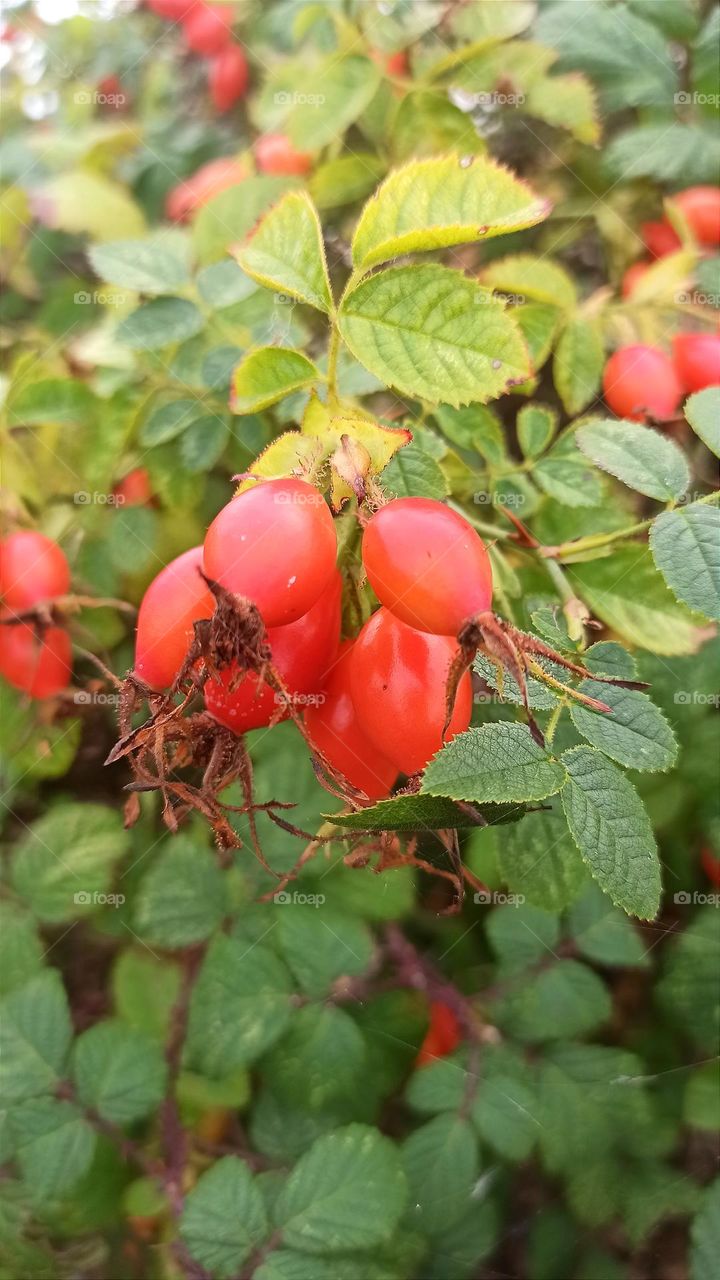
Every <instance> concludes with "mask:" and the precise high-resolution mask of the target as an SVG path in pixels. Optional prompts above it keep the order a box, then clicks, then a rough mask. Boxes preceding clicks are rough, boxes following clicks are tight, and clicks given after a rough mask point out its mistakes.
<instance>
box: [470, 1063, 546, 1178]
mask: <svg viewBox="0 0 720 1280" xmlns="http://www.w3.org/2000/svg"><path fill="white" fill-rule="evenodd" d="M536 1110H537V1100H536V1098H535V1096H534V1094H533V1092H532V1090H531V1089H530V1088H528V1086H527V1085H526V1084H524V1083H523V1081H522V1080H517V1079H513V1077H512V1076H508V1075H501V1074H495V1073H493V1074H492V1075H490V1077H489V1078H485V1079H483V1080H481V1081H480V1083H479V1085H478V1090H477V1094H476V1096H475V1102H474V1104H473V1109H472V1118H473V1123H474V1124H475V1126H476V1128H477V1130H478V1133H479V1134H480V1137H481V1138H482V1139H483V1141H484V1142H487V1144H488V1145H489V1146H491V1147H492V1148H493V1150H495V1151H497V1153H498V1155H500V1156H502V1157H503V1158H504V1159H506V1160H526V1159H527V1157H528V1156H529V1155H530V1152H531V1151H532V1149H533V1147H534V1146H535V1143H536V1142H537V1139H538V1135H539V1132H540V1129H541V1127H542V1126H541V1124H540V1121H539V1120H538V1119H537V1118H536V1115H535V1112H536Z"/></svg>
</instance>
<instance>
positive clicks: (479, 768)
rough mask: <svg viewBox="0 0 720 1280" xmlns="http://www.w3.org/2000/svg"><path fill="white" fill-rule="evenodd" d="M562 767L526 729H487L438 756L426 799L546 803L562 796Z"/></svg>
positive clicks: (428, 773)
mask: <svg viewBox="0 0 720 1280" xmlns="http://www.w3.org/2000/svg"><path fill="white" fill-rule="evenodd" d="M564 781H565V771H564V769H563V766H562V765H561V764H559V763H558V762H557V761H555V760H551V759H550V758H549V756H548V755H547V754H546V752H545V751H543V749H542V747H539V746H538V744H537V743H536V742H534V741H533V738H532V737H531V735H530V730H529V729H528V728H526V727H525V725H521V724H507V723H500V724H486V725H483V726H482V727H481V728H479V729H468V730H467V732H466V733H461V734H458V736H457V737H456V738H453V740H452V742H449V743H448V744H447V746H446V747H443V748H442V750H441V751H439V752H438V753H437V755H435V756H433V758H432V760H431V761H430V763H429V765H428V766H427V769H426V770H425V774H424V776H423V782H422V790H423V792H424V793H425V794H426V795H436V796H442V795H449V796H450V798H451V799H453V800H470V801H473V800H475V801H478V802H479V803H482V802H483V801H490V802H492V803H502V802H504V801H513V800H542V799H544V798H545V796H549V795H553V793H554V792H556V791H559V790H560V788H561V787H562V785H563V783H564Z"/></svg>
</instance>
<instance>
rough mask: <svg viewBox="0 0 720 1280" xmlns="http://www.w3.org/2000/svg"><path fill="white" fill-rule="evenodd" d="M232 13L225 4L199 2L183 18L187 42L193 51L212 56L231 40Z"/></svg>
mask: <svg viewBox="0 0 720 1280" xmlns="http://www.w3.org/2000/svg"><path fill="white" fill-rule="evenodd" d="M230 23H231V14H230V12H229V11H228V9H226V8H225V6H224V5H216V4H213V5H211V4H197V5H195V6H194V8H192V9H191V10H190V12H189V13H188V15H187V17H185V18H184V19H183V31H184V33H185V43H186V45H187V47H188V49H192V51H193V53H200V54H202V55H203V57H206V58H212V56H213V54H216V53H220V50H221V49H224V48H225V46H226V44H228V43H229V42H230V39H231V35H230Z"/></svg>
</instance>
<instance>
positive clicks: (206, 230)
mask: <svg viewBox="0 0 720 1280" xmlns="http://www.w3.org/2000/svg"><path fill="white" fill-rule="evenodd" d="M298 181H299V179H297V178H289V177H258V178H243V180H242V182H238V185H237V186H233V187H229V188H228V189H227V190H226V191H220V192H219V193H218V195H216V196H213V197H212V199H211V200H208V202H207V204H204V205H203V206H202V208H201V209H199V210H198V212H197V214H196V216H195V220H194V222H193V228H192V237H193V247H194V249H195V253H196V256H197V258H198V259H199V261H200V262H202V263H203V264H208V263H214V262H216V261H217V260H218V259H221V258H222V257H223V255H224V254H225V252H226V251H228V250H229V249H230V248H231V247H232V246H233V245H236V244H240V243H241V242H242V241H243V240H244V239H245V237H246V236H247V235H248V234H249V232H250V231H252V229H253V227H254V226H255V223H256V222H257V220H258V218H259V217H261V215H262V214H263V213H264V212H265V210H266V209H268V208H269V207H270V205H271V204H274V203H275V201H276V200H279V198H280V196H281V195H283V193H284V192H285V191H287V189H288V187H294V186H297V184H298Z"/></svg>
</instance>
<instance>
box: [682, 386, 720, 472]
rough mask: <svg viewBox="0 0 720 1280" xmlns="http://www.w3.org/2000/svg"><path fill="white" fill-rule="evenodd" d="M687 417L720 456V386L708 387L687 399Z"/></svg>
mask: <svg viewBox="0 0 720 1280" xmlns="http://www.w3.org/2000/svg"><path fill="white" fill-rule="evenodd" d="M685 417H686V418H687V420H688V422H689V423H690V426H691V427H692V429H693V431H694V432H695V434H696V435H697V436H699V437H700V439H701V440H702V441H703V443H704V444H706V445H707V447H708V449H710V450H711V451H712V452H713V453H714V454H715V456H716V458H720V387H706V388H705V390H704V391H698V392H697V393H696V394H695V395H694V396H690V397H689V399H687V400H686V401H685Z"/></svg>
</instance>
